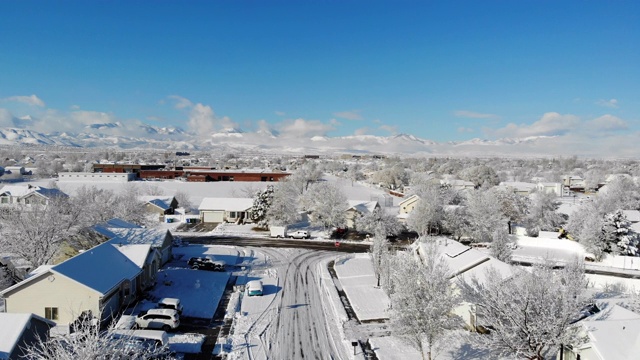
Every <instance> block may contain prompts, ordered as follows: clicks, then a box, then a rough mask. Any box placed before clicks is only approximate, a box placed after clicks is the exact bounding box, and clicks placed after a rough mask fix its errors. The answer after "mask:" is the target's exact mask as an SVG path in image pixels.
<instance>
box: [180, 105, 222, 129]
mask: <svg viewBox="0 0 640 360" xmlns="http://www.w3.org/2000/svg"><path fill="white" fill-rule="evenodd" d="M215 124H216V118H215V114H214V113H213V109H212V108H211V106H209V105H202V104H200V103H198V104H195V105H194V106H193V107H192V108H191V111H190V112H189V120H188V121H187V127H188V128H189V129H190V130H191V131H193V132H196V133H197V134H201V135H204V136H207V135H210V134H211V133H212V132H213V131H214V130H215Z"/></svg>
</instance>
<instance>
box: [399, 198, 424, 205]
mask: <svg viewBox="0 0 640 360" xmlns="http://www.w3.org/2000/svg"><path fill="white" fill-rule="evenodd" d="M416 200H420V196H418V195H411V196H409V197H408V198H406V199H404V200H402V201H400V203H399V204H398V206H400V207H402V206H403V205H405V204H410V203H412V202H414V201H416Z"/></svg>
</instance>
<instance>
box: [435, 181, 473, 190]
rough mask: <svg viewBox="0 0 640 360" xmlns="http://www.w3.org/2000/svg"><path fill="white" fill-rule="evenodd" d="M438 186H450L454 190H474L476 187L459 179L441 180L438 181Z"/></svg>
mask: <svg viewBox="0 0 640 360" xmlns="http://www.w3.org/2000/svg"><path fill="white" fill-rule="evenodd" d="M440 184H441V185H446V186H450V187H451V188H452V189H455V190H473V189H475V188H476V185H475V184H474V183H472V182H471V181H466V180H460V179H442V180H440Z"/></svg>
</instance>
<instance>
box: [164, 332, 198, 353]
mask: <svg viewBox="0 0 640 360" xmlns="http://www.w3.org/2000/svg"><path fill="white" fill-rule="evenodd" d="M204 339H205V336H204V335H202V334H171V333H169V349H171V351H174V352H177V353H187V354H198V353H200V350H201V349H202V344H204Z"/></svg>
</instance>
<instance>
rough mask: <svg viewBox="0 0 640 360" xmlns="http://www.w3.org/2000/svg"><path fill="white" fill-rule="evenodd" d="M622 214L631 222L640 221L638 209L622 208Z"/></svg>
mask: <svg viewBox="0 0 640 360" xmlns="http://www.w3.org/2000/svg"><path fill="white" fill-rule="evenodd" d="M622 214H624V216H625V217H626V218H627V220H629V221H631V222H633V223H636V222H640V211H638V210H622Z"/></svg>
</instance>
